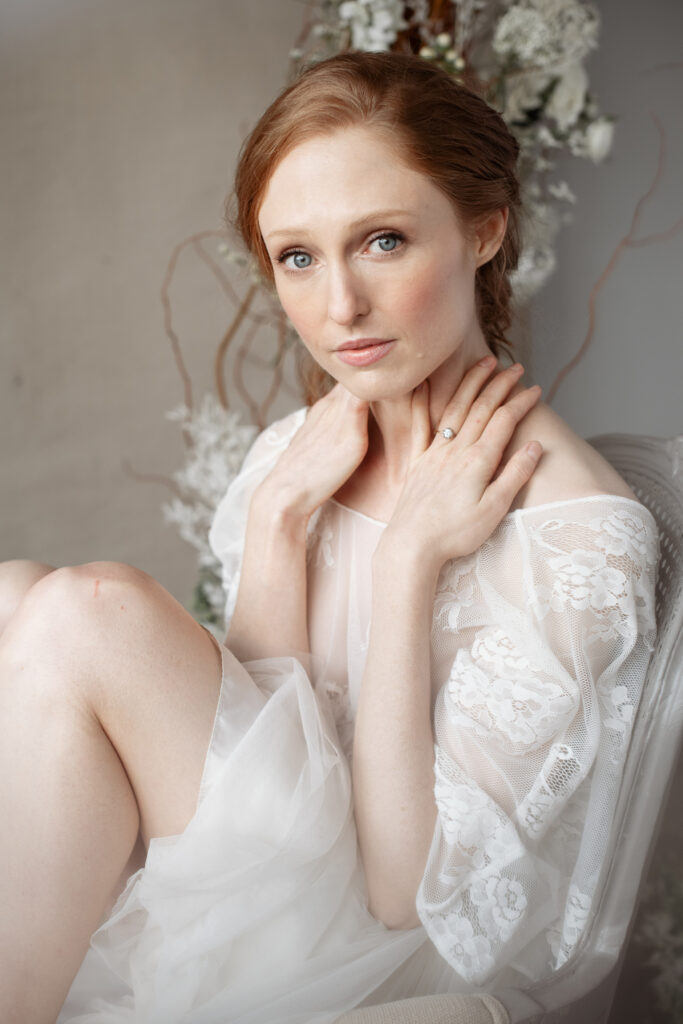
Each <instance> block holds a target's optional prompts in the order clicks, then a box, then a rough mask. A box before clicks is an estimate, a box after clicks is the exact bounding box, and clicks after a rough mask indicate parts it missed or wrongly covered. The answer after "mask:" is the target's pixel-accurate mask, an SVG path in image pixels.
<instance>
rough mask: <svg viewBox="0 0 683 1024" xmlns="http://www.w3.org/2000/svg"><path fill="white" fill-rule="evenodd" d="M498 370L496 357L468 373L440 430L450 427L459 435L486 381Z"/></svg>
mask: <svg viewBox="0 0 683 1024" xmlns="http://www.w3.org/2000/svg"><path fill="white" fill-rule="evenodd" d="M495 368H496V357H495V356H493V355H491V356H486V357H485V358H484V359H480V360H479V362H478V363H475V364H474V366H471V367H470V369H469V370H468V371H467V373H466V374H465V376H464V377H463V379H462V380H461V381H460V384H459V385H458V387H457V390H456V392H455V394H454V395H453V397H452V398H451V400H450V402H449V403H448V405H447V406H446V408H445V410H444V414H443V416H442V417H441V420H440V422H439V428H438V429H439V430H443V428H444V427H450V428H451V430H453V431H455V433H456V434H457V433H458V432H459V430H460V428H461V427H462V425H463V423H464V422H465V419H466V417H467V414H468V412H469V411H470V408H471V406H472V403H473V402H474V400H475V399H476V397H477V395H478V394H479V392H480V391H481V389H482V387H483V385H484V383H485V381H486V380H487V379H488V378H489V377H490V376H491V374H492V373H493V371H494V369H495Z"/></svg>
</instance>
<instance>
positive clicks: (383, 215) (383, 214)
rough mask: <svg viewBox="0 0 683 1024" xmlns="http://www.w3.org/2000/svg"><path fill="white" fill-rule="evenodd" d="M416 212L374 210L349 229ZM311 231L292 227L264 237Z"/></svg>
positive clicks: (301, 235) (353, 223) (352, 222)
mask: <svg viewBox="0 0 683 1024" xmlns="http://www.w3.org/2000/svg"><path fill="white" fill-rule="evenodd" d="M415 216H416V214H415V211H414V210H398V209H397V210H373V211H372V213H368V214H366V215H365V216H363V217H359V218H358V220H353V221H351V223H350V224H348V225H347V227H348V228H349V229H350V230H351V231H354V230H356V229H357V228H362V227H364V226H365V225H366V224H371V223H377V221H383V220H385V219H389V218H391V217H413V218H414V217H415ZM310 234H311V231H310V230H309V229H308V228H305V227H301V226H299V227H291V228H278V229H277V230H276V231H269V232H268V234H267V235H264V236H263V237H264V239H265V240H268V239H270V238H279V236H280V235H299V236H300V237H305V236H307V235H310Z"/></svg>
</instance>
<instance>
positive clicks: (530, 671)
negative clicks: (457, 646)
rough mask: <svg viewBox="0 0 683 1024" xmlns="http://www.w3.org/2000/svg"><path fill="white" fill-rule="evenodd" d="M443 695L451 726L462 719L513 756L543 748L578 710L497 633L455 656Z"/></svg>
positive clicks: (485, 634)
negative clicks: (494, 740) (473, 723)
mask: <svg viewBox="0 0 683 1024" xmlns="http://www.w3.org/2000/svg"><path fill="white" fill-rule="evenodd" d="M447 692H448V697H449V704H448V710H449V717H450V719H451V721H452V722H453V723H454V724H456V723H458V722H459V721H460V720H461V719H462V718H465V719H467V720H469V721H470V722H475V723H476V724H477V725H478V726H479V727H480V729H481V730H483V731H484V732H485V733H486V734H487V735H489V736H490V738H493V739H495V738H497V740H498V742H499V743H500V744H502V745H504V746H505V747H506V748H509V749H510V750H512V751H515V752H518V751H520V750H532V749H534V748H536V747H538V746H540V745H541V744H543V743H545V742H547V741H548V740H549V739H550V738H551V737H552V736H553V735H555V734H556V733H557V732H558V730H559V729H560V728H561V727H562V725H563V724H564V723H567V722H569V721H570V720H571V718H572V717H573V715H574V714H575V712H576V708H577V698H576V696H575V695H571V694H569V693H567V692H566V690H565V689H563V687H562V686H560V685H559V684H558V683H557V682H554V681H552V680H549V679H547V678H544V677H543V676H542V675H541V671H540V669H539V668H538V667H537V666H536V665H534V664H533V663H532V662H531V661H530V659H529V657H528V655H527V654H526V653H525V652H524V650H522V648H521V647H519V646H518V645H517V644H516V643H515V641H514V640H513V639H512V638H511V637H510V636H509V635H508V634H507V633H506V632H505V631H504V630H502V629H490V630H485V631H482V632H481V633H479V634H478V635H477V637H476V639H475V641H474V643H473V644H472V649H471V651H467V650H463V649H461V650H459V651H458V653H457V654H456V657H455V660H454V662H453V666H452V668H451V673H450V677H449V679H448V683H447ZM464 724H467V722H465V723H464ZM491 734H494V735H493V736H491Z"/></svg>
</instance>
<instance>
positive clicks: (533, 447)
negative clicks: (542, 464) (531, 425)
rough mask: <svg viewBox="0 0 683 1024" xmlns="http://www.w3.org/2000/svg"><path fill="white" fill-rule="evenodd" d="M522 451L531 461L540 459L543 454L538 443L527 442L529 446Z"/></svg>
mask: <svg viewBox="0 0 683 1024" xmlns="http://www.w3.org/2000/svg"><path fill="white" fill-rule="evenodd" d="M524 450H525V452H526V453H527V455H530V456H531V458H532V459H540V457H541V455H542V454H543V448H542V446H541V445H540V444H539V442H538V441H529V444H528V445H527V446H526V448H525V449H524Z"/></svg>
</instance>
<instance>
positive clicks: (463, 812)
mask: <svg viewBox="0 0 683 1024" xmlns="http://www.w3.org/2000/svg"><path fill="white" fill-rule="evenodd" d="M516 157H517V146H516V143H515V141H514V139H513V138H512V136H511V135H510V134H509V133H508V131H507V129H506V127H505V125H504V123H503V122H502V120H501V119H500V117H499V116H498V115H497V114H496V113H495V112H494V111H493V110H491V109H490V108H489V107H487V106H486V104H485V103H484V102H483V101H482V100H480V99H479V98H477V97H476V96H475V95H473V94H472V93H470V92H468V91H467V90H466V89H464V88H462V87H460V86H459V85H458V84H457V83H455V82H454V81H453V80H452V79H451V78H449V76H447V75H446V74H445V73H442V72H440V71H438V70H437V69H435V68H433V67H431V66H429V65H427V64H426V63H425V62H422V61H420V60H418V59H417V58H410V57H402V56H398V55H393V54H354V53H349V54H345V55H342V56H339V57H335V58H332V59H330V60H328V61H326V62H323V63H321V64H319V65H317V66H315V67H313V68H311V69H309V70H308V71H307V72H306V73H304V75H303V76H302V77H301V78H300V80H299V81H298V82H297V83H296V84H294V85H293V86H292V87H291V88H290V89H288V90H287V91H286V92H285V93H284V94H283V95H282V96H280V97H279V98H278V99H277V100H276V101H275V103H274V104H273V105H272V106H271V107H270V108H269V110H268V111H267V112H266V113H265V114H264V115H263V117H262V118H261V120H260V122H259V123H258V125H257V126H256V128H255V130H254V132H253V133H252V135H251V136H250V138H249V140H248V141H247V143H246V146H245V148H244V150H243V153H242V156H241V159H240V165H239V168H238V173H237V182H236V197H237V222H238V225H239V227H240V229H241V231H242V234H243V237H244V239H245V241H246V244H247V246H248V247H249V249H250V250H251V252H252V253H253V254H254V256H255V257H256V259H257V260H258V262H259V264H260V266H261V269H262V271H263V273H264V274H265V275H266V276H267V277H269V278H270V279H271V280H272V282H273V284H274V286H275V288H276V290H277V293H278V296H279V298H280V301H281V303H282V306H283V308H284V310H285V311H286V313H287V315H288V316H289V318H290V320H291V322H292V323H293V324H294V326H295V328H296V329H297V331H298V333H299V335H300V338H301V341H302V344H303V346H305V348H306V349H307V351H308V353H309V354H310V356H311V357H312V360H313V366H314V370H313V371H312V372H309V373H308V374H307V378H306V379H307V382H308V387H309V395H310V399H311V402H312V403H313V404H312V405H311V407H310V408H306V409H303V410H301V411H300V412H297V413H294V414H293V415H292V416H290V417H288V418H287V419H285V420H283V421H281V422H279V423H277V424H275V425H274V426H273V427H272V428H271V429H269V430H267V431H266V432H265V433H264V434H263V435H262V436H261V437H260V438H259V439H258V440H257V442H256V444H255V445H254V448H253V450H252V452H251V453H250V455H249V456H248V458H247V461H246V463H245V466H244V469H243V471H242V473H241V474H240V476H239V477H238V478H237V480H236V481H235V482H234V484H233V485H232V487H231V488H230V490H229V491H228V494H227V495H226V497H225V499H224V501H223V502H222V504H221V506H220V508H219V510H218V513H217V515H216V519H215V522H214V526H213V529H212V537H211V539H212V543H213V546H214V549H215V551H216V553H217V555H218V556H219V557H220V559H221V561H222V563H223V566H224V575H225V585H226V587H227V591H228V622H229V632H228V635H227V639H226V646H225V647H221V646H219V645H218V644H216V643H214V641H213V640H212V638H211V637H210V636H209V634H208V633H206V632H205V631H204V630H202V629H201V628H200V627H199V626H197V625H196V623H195V622H194V621H193V620H192V619H191V618H190V616H189V615H187V614H186V613H185V612H184V611H183V609H181V608H180V606H179V605H178V604H177V603H176V602H175V601H174V600H173V599H172V598H171V597H170V596H169V595H168V594H166V593H165V592H164V591H163V590H162V588H161V587H159V586H158V584H156V583H155V582H154V581H153V580H151V579H149V578H148V577H146V576H145V575H144V574H142V573H140V572H137V571H135V570H133V569H130V568H128V567H125V566H120V565H114V564H110V563H96V564H91V565H87V566H80V567H77V568H71V569H61V570H56V571H54V572H52V573H49V574H45V575H43V574H44V573H46V570H45V569H41V568H40V567H36V566H33V565H27V564H25V563H15V564H13V565H9V566H7V567H6V569H5V594H9V593H10V591H11V588H12V586H14V591H15V597H14V598H13V599H12V598H10V597H5V601H6V603H8V604H9V607H10V611H9V612H8V615H9V624H8V626H7V629H6V631H5V634H4V637H3V640H2V644H1V645H0V672H1V679H2V685H1V687H0V728H1V729H2V732H3V737H2V744H1V746H0V749H1V756H2V759H3V760H2V774H1V776H0V778H1V779H2V792H3V809H2V815H3V829H2V836H3V839H2V842H3V870H2V884H3V885H4V886H5V885H6V887H7V891H6V893H5V894H3V904H2V905H3V913H2V923H1V924H0V933H1V937H2V954H1V955H2V963H3V973H4V982H5V988H4V993H3V995H2V996H0V1007H1V1012H0V1016H2V1019H3V1020H5V1021H17V1022H18V1021H22V1022H23V1021H29V1020H30V1021H31V1022H32V1024H41V1022H47V1021H51V1020H54V1018H55V1015H56V1014H57V1012H58V1011H59V1008H60V1006H62V1003H63V1002H64V1000H65V997H66V996H67V992H68V990H69V987H70V985H71V982H72V980H73V978H74V975H76V973H77V971H78V974H77V977H76V980H75V982H74V984H73V986H72V987H71V992H70V994H69V996H68V998H67V1000H66V1003H65V1005H64V1007H63V1010H62V1014H61V1016H60V1021H82V1022H85V1021H98V1022H104V1021H106V1022H115V1021H116V1022H118V1021H121V1022H123V1021H129V1020H136V1021H144V1022H145V1024H150V1022H153V1021H159V1022H164V1024H171V1022H174V1021H178V1022H180V1021H185V1022H192V1024H201V1022H210V1021H211V1022H217V1021H221V1022H228V1021H230V1022H243V1024H247V1022H249V1024H273V1022H280V1024H283V1022H289V1024H294V1022H304V1021H306V1022H314V1021H315V1022H320V1024H322V1022H324V1021H333V1020H334V1019H335V1018H336V1017H337V1016H338V1015H339V1014H340V1013H342V1012H343V1011H344V1010H346V1009H348V1008H350V1007H353V1006H357V1005H358V1004H359V1003H361V1002H363V1001H367V1002H370V1003H372V1002H379V1001H385V1000H388V999H396V998H401V997H405V996H409V995H418V994H424V993H435V992H474V991H488V992H496V991H500V990H501V989H503V988H508V989H509V988H510V987H518V988H525V987H527V986H528V985H530V984H533V983H534V982H535V981H539V980H542V979H543V978H545V977H547V976H549V975H550V974H551V973H552V972H553V971H554V970H556V969H558V968H559V967H560V966H562V964H564V963H565V962H566V961H567V960H568V959H569V958H571V956H572V952H573V950H574V949H575V947H576V945H577V943H578V942H579V940H580V938H581V936H582V934H583V932H584V929H585V925H586V921H587V920H588V918H589V915H590V910H591V905H592V903H593V901H594V900H595V899H596V898H597V895H598V894H599V885H600V872H601V867H602V863H603V857H604V850H605V846H606V842H607V837H608V834H609V829H610V820H611V810H612V807H613V805H614V800H615V795H616V793H617V789H618V785H619V778H620V767H621V763H622V760H623V756H624V752H625V749H626V744H627V742H628V736H629V729H630V721H631V716H632V714H633V710H634V707H635V706H636V704H637V701H638V695H639V688H640V686H641V684H642V681H643V677H644V673H645V669H646V666H647V661H648V657H649V652H650V650H651V647H652V640H653V631H654V612H653V581H654V571H655V561H656V533H655V528H654V524H653V521H652V519H651V517H650V516H649V514H648V513H647V512H646V511H645V510H644V509H643V508H642V506H641V505H640V504H638V503H637V501H636V500H635V499H634V497H633V495H632V494H631V492H630V491H629V490H628V488H627V487H626V485H625V484H624V482H623V481H622V480H621V479H620V478H619V477H618V476H617V475H616V474H615V473H614V471H613V470H612V469H611V468H610V467H609V466H608V465H607V464H606V463H605V462H603V461H602V459H601V458H600V457H599V456H598V455H597V454H596V453H595V452H594V451H593V450H592V449H591V448H590V447H589V446H588V445H587V444H585V443H584V442H583V441H582V440H581V439H579V438H578V437H577V436H576V435H575V434H573V433H572V432H571V430H569V428H568V427H567V426H566V425H565V424H564V423H563V422H562V421H561V420H559V419H558V417H557V416H556V415H554V414H553V413H552V412H551V411H550V410H549V409H548V408H546V407H544V406H543V405H542V404H541V403H539V402H538V398H539V393H538V389H536V388H522V387H521V385H520V378H521V375H522V370H521V367H519V366H517V365H513V366H508V367H507V368H503V367H502V365H501V364H499V362H498V358H499V357H500V355H501V354H502V353H503V350H504V349H505V347H506V330H507V328H508V326H509V321H510V314H509V302H510V283H509V275H510V273H511V272H512V271H513V270H514V269H515V267H516V263H517V258H518V249H519V238H518V217H519V189H518V183H517V180H516V177H515V161H516ZM316 399H317V400H316ZM22 574H24V575H23V577H22ZM38 576H40V577H41V578H40V579H39V580H38V582H33V581H34V580H35V578H36V577H38ZM22 579H23V582H22ZM29 582H33V585H32V586H30V587H29V586H28V583H29ZM24 592H25V596H24V597H23V600H21V601H19V597H20V596H21V594H22V593H24ZM17 604H18V607H17V610H16V611H12V608H13V606H14V605H17ZM136 844H137V846H136ZM136 849H137V852H138V854H141V857H140V860H139V865H140V867H139V870H138V871H136V872H135V873H133V874H131V875H130V877H129V879H128V882H127V884H126V887H125V889H124V891H123V893H122V894H121V895H120V896H119V898H118V900H117V902H116V904H115V906H114V907H113V909H111V907H110V899H111V896H112V892H113V891H115V889H116V885H117V879H118V878H119V876H120V875H121V873H122V872H124V874H126V873H130V871H131V869H132V867H133V866H134V865H133V864H132V862H129V861H128V859H129V857H131V855H132V854H133V853H134V852H135V850H136ZM127 862H128V868H127V869H126V864H127ZM92 933H94V934H92ZM91 934H92V941H91V944H90V947H89V948H88V941H89V939H90V937H91ZM86 950H87V953H86ZM84 956H85V959H84ZM36 963H39V965H40V972H39V978H40V981H39V983H38V984H36V982H35V964H36ZM79 966H80V970H79Z"/></svg>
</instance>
